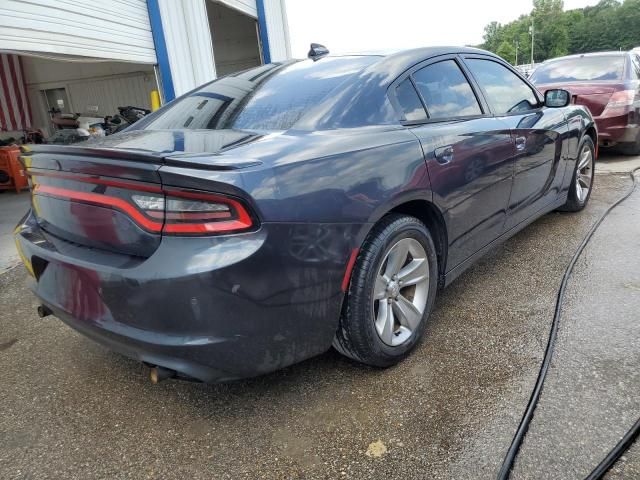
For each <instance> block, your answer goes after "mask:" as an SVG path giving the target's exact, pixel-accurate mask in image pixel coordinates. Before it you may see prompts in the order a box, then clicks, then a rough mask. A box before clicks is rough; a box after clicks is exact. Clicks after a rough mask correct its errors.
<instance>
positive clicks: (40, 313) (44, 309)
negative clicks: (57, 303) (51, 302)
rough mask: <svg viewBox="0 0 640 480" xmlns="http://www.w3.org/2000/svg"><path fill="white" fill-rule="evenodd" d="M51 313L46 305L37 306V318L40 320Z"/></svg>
mask: <svg viewBox="0 0 640 480" xmlns="http://www.w3.org/2000/svg"><path fill="white" fill-rule="evenodd" d="M52 313H53V312H52V311H51V309H50V308H49V307H47V306H46V305H38V316H39V317H40V318H44V317H48V316H49V315H51V314H52Z"/></svg>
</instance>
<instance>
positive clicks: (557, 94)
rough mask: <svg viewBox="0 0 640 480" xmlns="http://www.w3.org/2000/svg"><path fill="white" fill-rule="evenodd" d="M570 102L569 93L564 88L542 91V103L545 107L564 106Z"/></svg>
mask: <svg viewBox="0 0 640 480" xmlns="http://www.w3.org/2000/svg"><path fill="white" fill-rule="evenodd" d="M569 103H571V94H570V93H569V92H567V91H566V90H562V89H560V88H554V89H551V90H547V91H546V92H544V104H545V106H547V107H551V108H559V107H566V106H567V105H569Z"/></svg>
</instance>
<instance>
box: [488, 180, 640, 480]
mask: <svg viewBox="0 0 640 480" xmlns="http://www.w3.org/2000/svg"><path fill="white" fill-rule="evenodd" d="M638 170H640V168H636V169H635V170H633V171H632V172H631V173H630V174H629V175H630V176H631V181H632V182H633V185H632V186H631V188H630V189H629V191H628V192H626V193H625V194H624V195H623V196H622V197H620V198H619V199H618V200H616V201H615V202H614V203H613V204H612V205H611V206H610V207H609V208H607V209H606V210H605V212H604V213H603V214H602V215H601V216H600V218H599V219H598V221H597V222H596V223H594V224H593V225H592V226H591V228H590V229H589V231H588V232H587V235H586V236H585V237H584V239H583V240H582V243H581V244H580V246H579V247H578V249H577V250H576V252H575V253H574V254H573V257H572V258H571V261H570V262H569V265H568V266H567V269H566V270H565V271H564V275H563V277H562V282H561V283H560V289H559V290H558V296H557V297H556V308H555V313H554V315H553V322H552V323H551V332H550V333H549V340H548V341H547V348H546V350H545V352H544V359H543V360H542V365H541V366H540V372H539V373H538V378H537V379H536V384H535V386H534V387H533V392H531V397H530V398H529V403H527V408H526V409H525V411H524V414H523V415H522V419H521V420H520V425H519V426H518V430H516V434H515V435H514V437H513V440H512V441H511V446H510V447H509V450H508V451H507V454H506V455H505V457H504V460H503V462H502V467H501V468H500V472H498V480H507V479H508V478H509V476H510V475H511V469H512V468H513V464H514V462H515V459H516V455H518V451H519V450H520V446H521V445H522V441H523V440H524V436H525V435H526V434H527V430H528V429H529V424H530V423H531V420H532V419H533V412H534V411H535V409H536V406H537V405H538V401H539V400H540V395H541V394H542V386H543V384H544V380H545V377H546V376H547V372H548V371H549V367H550V365H551V357H552V356H553V348H554V346H555V343H556V337H557V336H558V327H559V325H560V315H561V312H562V302H563V301H564V294H565V291H566V289H567V284H568V283H569V278H571V273H572V272H573V267H574V266H575V264H576V262H577V261H578V258H579V257H580V255H581V254H582V251H583V250H584V249H585V247H586V246H587V244H588V243H589V241H590V240H591V237H593V235H594V233H595V232H596V230H597V229H598V227H599V226H600V224H601V223H602V222H603V221H604V219H605V218H606V217H607V215H609V213H611V211H612V210H613V209H614V208H616V207H617V206H618V205H620V204H621V203H622V202H623V201H625V200H626V199H627V198H629V197H630V196H631V194H632V193H633V192H634V190H635V189H636V178H635V176H634V173H635V172H637V171H638ZM639 423H640V419H639V420H638V422H636V424H635V425H634V426H633V428H632V429H631V430H630V431H629V432H628V433H627V435H625V437H624V438H623V441H624V440H625V439H627V441H626V442H623V441H620V443H618V445H616V447H615V448H614V449H613V450H612V451H611V452H610V453H609V455H607V457H606V458H605V460H603V461H602V462H601V463H600V465H598V467H596V469H595V470H594V471H593V472H591V474H590V475H589V476H588V477H587V479H588V480H596V479H599V478H602V475H604V474H605V473H606V471H607V470H609V468H611V466H612V465H613V463H615V461H616V460H617V459H618V458H619V457H620V456H621V455H622V454H623V453H624V452H625V450H626V449H627V448H629V446H630V445H631V444H632V443H633V440H634V439H635V438H636V437H637V436H638V431H640V426H639ZM634 429H635V434H634ZM619 447H620V448H619ZM610 457H611V458H610ZM607 460H609V461H607ZM601 466H602V468H604V470H601V471H600V470H599V469H600V467H601ZM605 467H606V468H605ZM596 470H598V471H599V472H600V473H596ZM594 473H596V476H592V475H594Z"/></svg>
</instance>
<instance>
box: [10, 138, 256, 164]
mask: <svg viewBox="0 0 640 480" xmlns="http://www.w3.org/2000/svg"><path fill="white" fill-rule="evenodd" d="M20 151H21V152H22V156H25V157H26V156H30V155H34V154H39V153H49V154H54V155H73V156H78V157H90V158H109V159H114V160H124V161H127V160H128V161H133V162H144V163H150V164H155V165H170V166H176V167H185V168H195V169H200V170H241V169H243V168H248V167H254V166H258V165H261V164H262V162H261V161H259V160H256V159H247V158H233V157H229V156H222V155H218V154H215V153H211V154H206V153H198V154H191V153H182V154H175V155H171V154H170V153H168V152H167V153H163V152H150V151H145V150H137V149H124V148H92V147H84V146H81V145H77V146H76V145H51V144H33V145H22V146H21V147H20ZM21 161H22V160H21ZM23 164H24V162H23Z"/></svg>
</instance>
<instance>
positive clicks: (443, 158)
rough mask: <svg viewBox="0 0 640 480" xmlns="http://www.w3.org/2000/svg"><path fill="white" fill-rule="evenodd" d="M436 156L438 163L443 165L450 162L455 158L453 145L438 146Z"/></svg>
mask: <svg viewBox="0 0 640 480" xmlns="http://www.w3.org/2000/svg"><path fill="white" fill-rule="evenodd" d="M435 156H436V160H437V161H438V163H440V164H442V165H444V164H446V163H449V162H450V161H451V160H453V145H447V146H446V147H439V148H436V150H435Z"/></svg>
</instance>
